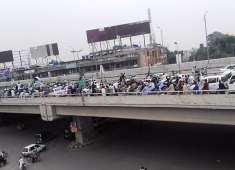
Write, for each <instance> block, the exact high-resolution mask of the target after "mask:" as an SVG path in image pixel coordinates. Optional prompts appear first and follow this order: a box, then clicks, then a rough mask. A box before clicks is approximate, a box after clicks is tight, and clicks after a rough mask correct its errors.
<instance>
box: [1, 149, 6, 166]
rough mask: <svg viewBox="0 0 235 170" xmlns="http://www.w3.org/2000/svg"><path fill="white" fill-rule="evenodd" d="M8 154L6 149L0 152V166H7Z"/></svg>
mask: <svg viewBox="0 0 235 170" xmlns="http://www.w3.org/2000/svg"><path fill="white" fill-rule="evenodd" d="M7 157H8V154H7V153H6V152H4V151H2V152H1V153H0V167H2V166H5V165H6V164H7Z"/></svg>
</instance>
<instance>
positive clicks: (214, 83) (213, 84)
mask: <svg viewBox="0 0 235 170" xmlns="http://www.w3.org/2000/svg"><path fill="white" fill-rule="evenodd" d="M233 73H234V75H235V72H233V71H225V72H224V73H223V74H221V75H215V76H207V77H204V78H202V81H204V80H205V79H207V82H208V84H209V90H218V89H219V81H222V82H223V83H224V85H225V87H226V88H228V82H229V79H230V78H231V77H232V75H233Z"/></svg>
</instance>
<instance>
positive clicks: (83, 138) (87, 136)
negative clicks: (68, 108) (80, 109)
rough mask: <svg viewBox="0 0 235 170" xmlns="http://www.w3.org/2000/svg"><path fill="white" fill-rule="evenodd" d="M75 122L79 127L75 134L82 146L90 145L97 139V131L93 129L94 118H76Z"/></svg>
mask: <svg viewBox="0 0 235 170" xmlns="http://www.w3.org/2000/svg"><path fill="white" fill-rule="evenodd" d="M74 122H76V125H77V132H76V133H75V137H76V142H77V143H79V144H81V145H88V144H90V143H91V141H92V139H94V138H95V130H94V127H93V122H92V118H90V117H74Z"/></svg>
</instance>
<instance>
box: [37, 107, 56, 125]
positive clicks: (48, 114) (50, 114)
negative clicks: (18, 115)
mask: <svg viewBox="0 0 235 170" xmlns="http://www.w3.org/2000/svg"><path fill="white" fill-rule="evenodd" d="M40 113H41V118H42V120H44V121H53V120H55V119H57V118H58V116H57V115H56V110H55V107H53V106H51V105H46V104H41V105H40Z"/></svg>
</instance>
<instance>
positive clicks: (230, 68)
mask: <svg viewBox="0 0 235 170" xmlns="http://www.w3.org/2000/svg"><path fill="white" fill-rule="evenodd" d="M234 69H235V64H231V65H228V66H226V67H224V68H222V69H220V71H221V72H225V71H228V70H229V71H231V70H234Z"/></svg>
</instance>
